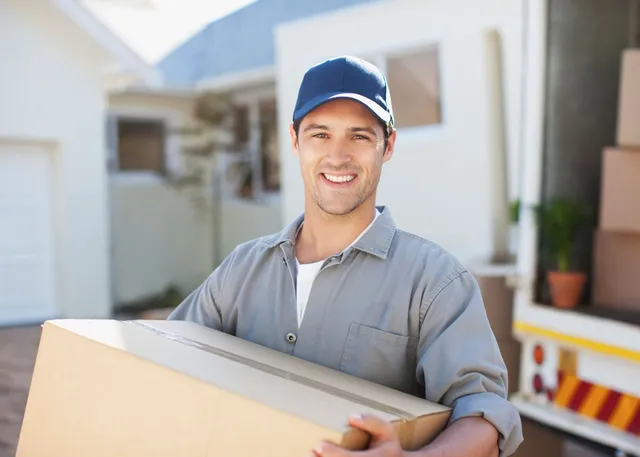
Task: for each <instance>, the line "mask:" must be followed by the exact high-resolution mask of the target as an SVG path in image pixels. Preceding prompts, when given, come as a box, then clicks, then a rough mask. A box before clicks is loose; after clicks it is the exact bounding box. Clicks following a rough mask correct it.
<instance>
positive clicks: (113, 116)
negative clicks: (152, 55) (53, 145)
mask: <svg viewBox="0 0 640 457" xmlns="http://www.w3.org/2000/svg"><path fill="white" fill-rule="evenodd" d="M381 1H389V0H377V1H375V0H348V1H345V0H322V1H316V2H299V1H294V0H258V1H257V2H254V3H252V4H249V5H248V6H246V7H244V8H242V9H240V10H238V11H236V12H234V13H232V14H230V15H228V16H225V17H223V18H221V19H219V20H217V21H214V22H212V23H211V24H209V25H208V26H206V27H205V28H204V29H202V30H201V31H200V32H199V33H197V34H195V35H194V36H193V37H191V38H190V39H188V40H187V41H186V42H185V43H183V44H182V45H181V46H179V47H177V48H176V49H175V50H173V51H172V52H171V53H169V54H168V55H167V56H166V58H164V59H163V60H162V61H160V62H159V63H158V65H157V69H158V70H159V71H160V72H161V74H162V77H163V85H162V87H151V88H150V87H146V86H145V85H143V84H133V85H123V86H121V87H119V88H118V89H115V90H112V91H111V93H110V95H109V114H108V122H107V124H108V125H109V128H108V130H109V138H110V140H109V145H110V146H109V151H110V154H111V155H110V161H109V163H110V175H109V189H110V195H111V209H110V211H111V216H112V217H111V236H112V239H113V275H114V281H113V283H114V302H115V303H116V305H117V306H121V305H128V304H133V305H134V306H135V304H136V303H139V302H140V301H145V300H147V299H148V298H149V297H153V296H156V295H158V294H162V293H163V292H164V291H165V290H167V289H168V288H172V287H175V288H176V289H178V290H180V291H181V292H182V294H184V293H187V292H188V291H190V290H191V289H193V288H194V287H196V286H197V285H198V284H199V283H200V282H201V281H202V280H203V279H204V278H205V277H206V276H207V275H208V274H209V273H210V272H211V271H212V270H213V269H214V268H215V266H216V265H218V264H219V263H220V262H221V261H222V259H223V258H224V257H225V256H226V255H227V254H229V253H230V252H231V250H233V249H234V248H235V246H236V245H237V244H239V243H242V242H244V241H246V240H248V239H251V238H255V237H258V236H261V235H265V234H267V233H272V232H275V231H278V230H280V229H281V227H282V226H283V224H284V221H283V214H282V204H281V201H282V187H285V186H286V185H287V184H286V183H281V180H280V176H281V173H280V160H281V159H280V149H281V147H280V145H279V142H280V140H279V138H278V134H277V132H278V126H277V119H278V113H277V111H276V105H277V103H276V99H277V97H276V68H277V64H276V52H275V46H274V37H273V31H274V27H276V26H277V25H278V24H281V23H283V22H286V21H295V20H298V19H301V18H306V17H310V16H314V15H317V14H322V13H327V12H331V11H337V10H344V11H349V9H350V8H353V7H354V6H357V5H358V4H365V3H377V2H381ZM204 94H217V95H218V96H223V97H225V98H226V99H227V100H228V101H229V102H230V104H231V107H230V110H229V113H230V121H231V126H232V128H231V129H230V130H227V133H228V137H229V138H227V143H226V144H227V147H223V148H220V150H218V151H217V152H216V158H215V159H216V161H215V162H216V163H217V167H216V171H217V174H216V176H215V177H214V178H213V182H212V183H211V184H213V183H215V184H218V185H219V189H217V190H216V189H215V188H211V189H209V188H207V187H204V188H201V189H200V190H199V193H200V195H201V196H203V195H204V198H201V199H198V200H197V203H194V199H193V188H190V189H188V190H185V189H177V188H176V187H175V186H174V185H172V184H171V183H170V179H167V176H171V175H177V176H180V175H181V174H182V173H184V168H185V165H184V160H185V159H184V154H182V152H184V151H185V149H186V148H187V146H186V145H187V144H188V143H189V142H190V141H192V138H190V137H189V136H188V135H179V134H176V133H175V131H177V130H184V129H188V128H189V127H193V126H194V125H197V118H196V116H195V115H194V113H195V110H196V101H197V100H198V98H199V97H200V96H202V95H204ZM171 132H174V133H171ZM281 184H282V185H281ZM203 189H204V191H203ZM147 227H153V234H152V235H149V234H148V233H147V232H146V231H145V228H147Z"/></svg>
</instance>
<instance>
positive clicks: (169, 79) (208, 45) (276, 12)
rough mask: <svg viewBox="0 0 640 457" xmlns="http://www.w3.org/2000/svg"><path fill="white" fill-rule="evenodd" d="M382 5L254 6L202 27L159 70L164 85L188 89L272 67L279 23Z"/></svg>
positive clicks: (333, 0) (354, 1)
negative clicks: (197, 84)
mask: <svg viewBox="0 0 640 457" xmlns="http://www.w3.org/2000/svg"><path fill="white" fill-rule="evenodd" d="M379 1H381V0H258V1H256V2H255V3H252V4H250V5H247V6H246V7H244V8H242V9H239V10H238V11H235V12H234V13H231V14H229V15H228V16H225V17H223V18H221V19H218V20H216V21H214V22H212V23H211V24H209V25H207V26H206V27H204V28H203V29H202V30H201V31H200V32H199V33H197V34H195V35H194V36H193V37H191V38H190V39H188V40H187V41H186V42H185V43H183V44H182V45H180V46H178V47H177V48H176V49H174V50H173V51H172V52H171V53H169V54H168V55H167V56H166V57H165V58H164V59H162V60H161V61H160V62H159V63H158V64H157V68H158V69H159V70H160V71H161V72H162V74H163V76H164V80H165V83H166V84H167V85H170V86H192V85H195V84H196V83H198V82H200V81H202V80H204V79H208V78H215V77H218V76H223V75H227V74H232V73H238V72H243V71H249V70H252V69H258V68H265V67H270V66H273V65H274V64H275V58H274V42H273V30H274V28H275V27H276V26H277V25H279V24H282V23H284V22H290V21H294V20H296V19H301V18H306V17H311V16H314V15H317V14H321V13H325V12H329V11H334V10H338V9H342V8H346V7H351V6H354V5H358V4H364V3H375V2H379Z"/></svg>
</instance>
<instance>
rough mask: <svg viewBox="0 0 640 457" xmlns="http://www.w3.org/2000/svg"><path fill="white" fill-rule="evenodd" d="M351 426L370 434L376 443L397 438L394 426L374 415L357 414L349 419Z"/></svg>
mask: <svg viewBox="0 0 640 457" xmlns="http://www.w3.org/2000/svg"><path fill="white" fill-rule="evenodd" d="M349 425H351V426H353V427H357V428H359V429H361V430H363V431H365V432H367V433H369V434H370V435H371V436H372V437H373V438H374V439H375V440H376V441H390V440H392V439H395V438H396V430H395V428H394V427H393V425H392V424H391V423H390V422H388V421H386V420H384V419H381V418H380V417H377V416H374V415H372V414H356V415H353V416H351V417H350V418H349Z"/></svg>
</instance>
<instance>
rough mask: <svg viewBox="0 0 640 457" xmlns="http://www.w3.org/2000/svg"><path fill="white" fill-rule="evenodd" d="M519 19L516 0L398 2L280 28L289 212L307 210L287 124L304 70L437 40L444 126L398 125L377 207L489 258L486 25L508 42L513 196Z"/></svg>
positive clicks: (453, 247)
mask: <svg viewBox="0 0 640 457" xmlns="http://www.w3.org/2000/svg"><path fill="white" fill-rule="evenodd" d="M521 22H522V3H521V2H520V1H515V0H485V1H482V2H476V1H473V0H428V1H414V0H405V1H400V0H399V1H396V2H391V3H389V4H385V3H383V4H379V5H372V6H363V7H361V8H358V9H354V10H349V11H347V12H337V13H333V14H329V15H326V16H322V17H317V18H312V19H309V20H304V21H300V22H295V23H291V24H286V25H284V26H281V27H280V28H279V29H277V30H276V36H275V40H276V49H277V62H278V66H277V91H278V109H279V121H280V126H281V127H280V129H279V131H280V135H281V137H280V139H281V145H282V146H281V154H282V173H283V205H284V217H285V219H286V220H291V219H292V218H294V217H295V216H297V215H298V214H299V213H300V212H301V211H303V209H304V207H303V205H304V191H303V184H302V180H301V178H300V171H299V164H298V161H297V159H296V158H295V156H293V155H292V154H291V143H290V140H289V137H288V132H287V128H286V126H287V125H288V124H289V122H290V120H291V113H292V112H293V107H294V104H295V98H296V95H297V90H298V86H299V84H300V81H301V79H302V76H303V74H304V72H305V71H306V69H307V68H308V67H310V66H311V65H313V64H315V63H318V62H320V61H322V60H324V59H326V58H330V57H332V56H335V55H341V54H352V55H356V56H360V57H363V58H366V59H368V60H371V61H372V62H374V63H377V62H379V60H378V59H379V57H380V56H383V55H384V54H385V53H392V52H402V51H405V50H411V49H412V48H415V47H420V46H423V45H429V44H439V45H440V71H441V86H442V101H443V116H444V124H443V125H442V126H439V127H427V128H413V129H399V131H398V140H397V145H396V151H395V156H394V157H393V158H392V160H391V161H390V162H388V163H387V164H386V165H385V168H384V171H383V175H382V178H381V184H380V189H379V194H378V204H385V205H388V206H389V207H390V209H391V210H392V214H393V215H394V217H395V219H396V222H397V223H398V224H399V225H400V226H401V227H402V228H404V229H407V230H409V231H412V232H415V233H417V234H419V235H421V236H424V237H427V238H430V239H432V240H433V241H435V242H437V243H439V244H441V245H443V246H444V247H445V248H447V249H449V250H450V251H452V252H453V253H454V254H456V255H457V256H459V257H460V258H461V259H462V260H463V261H477V260H480V261H482V260H484V259H486V258H487V257H488V256H490V255H491V254H492V253H493V251H494V249H495V248H496V246H495V241H494V235H495V232H496V223H495V221H494V215H492V212H494V214H495V211H494V209H495V204H496V202H495V195H496V190H499V189H498V188H496V187H495V183H496V180H497V179H499V177H498V178H496V176H495V174H496V168H497V167H496V163H495V160H494V155H495V151H496V143H494V142H493V139H494V136H492V135H493V134H494V132H493V131H492V126H493V125H494V124H493V123H492V119H491V117H490V116H491V114H492V113H494V112H495V107H496V104H495V102H494V100H492V99H491V98H490V95H489V94H490V87H491V83H492V79H491V69H492V67H491V64H492V62H493V61H492V60H491V55H490V52H488V48H487V43H488V41H487V39H488V36H487V32H490V31H491V30H495V31H497V32H498V34H499V35H501V37H502V40H503V51H504V57H503V58H504V64H503V65H504V75H505V76H504V78H505V93H506V114H505V117H506V119H507V123H506V126H505V127H506V138H507V148H508V154H509V156H508V160H509V164H508V167H509V171H508V175H509V176H508V184H509V189H508V193H509V197H510V198H513V197H515V196H516V195H518V183H519V179H518V169H519V163H518V157H519V152H518V150H519V140H520V138H519V128H520V125H519V114H520V99H519V97H520V93H519V91H520V77H521V74H520V71H521V64H520V63H521V55H520V54H521V41H522V40H521V33H522V27H521ZM329 31H330V32H329ZM392 97H393V92H392ZM505 200H506V197H505ZM498 228H502V229H503V228H504V227H498Z"/></svg>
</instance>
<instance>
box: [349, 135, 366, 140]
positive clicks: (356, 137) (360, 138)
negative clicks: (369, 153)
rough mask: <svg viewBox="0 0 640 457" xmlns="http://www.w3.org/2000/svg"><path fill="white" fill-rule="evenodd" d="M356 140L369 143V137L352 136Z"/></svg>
mask: <svg viewBox="0 0 640 457" xmlns="http://www.w3.org/2000/svg"><path fill="white" fill-rule="evenodd" d="M353 137H354V138H355V139H356V140H365V141H369V137H368V136H365V135H354V136H353Z"/></svg>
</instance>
